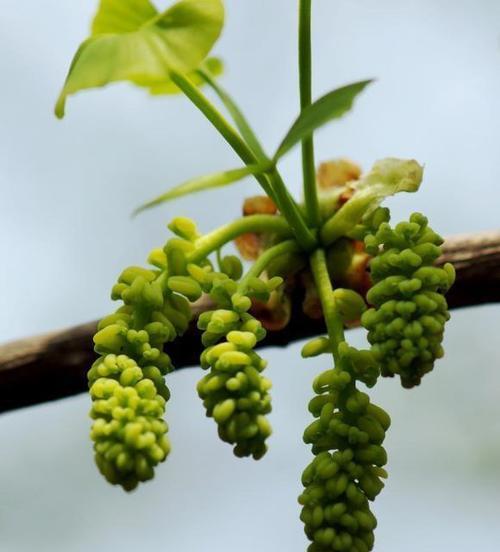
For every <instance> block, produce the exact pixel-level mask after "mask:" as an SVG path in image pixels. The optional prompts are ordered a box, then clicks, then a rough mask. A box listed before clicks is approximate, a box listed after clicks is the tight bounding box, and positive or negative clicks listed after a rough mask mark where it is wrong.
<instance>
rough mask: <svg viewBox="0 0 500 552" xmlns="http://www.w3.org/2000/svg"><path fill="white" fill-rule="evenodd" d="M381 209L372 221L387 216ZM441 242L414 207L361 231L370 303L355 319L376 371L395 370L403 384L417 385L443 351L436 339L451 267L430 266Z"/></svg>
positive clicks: (452, 274)
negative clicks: (403, 216)
mask: <svg viewBox="0 0 500 552" xmlns="http://www.w3.org/2000/svg"><path fill="white" fill-rule="evenodd" d="M384 212H385V213H386V211H385V210H380V211H379V212H378V213H375V215H374V217H372V224H373V221H374V220H375V222H376V219H377V218H379V221H378V222H380V221H381V220H382V219H383V218H385V219H387V215H386V214H385V213H384ZM381 217H382V218H381ZM442 243H443V240H442V238H441V237H440V236H438V235H437V234H436V233H435V232H434V231H433V230H432V229H431V228H429V226H428V223H427V219H426V218H425V217H424V216H423V215H421V214H419V213H414V214H413V215H411V217H410V220H409V222H402V223H399V224H397V225H396V226H395V227H394V228H392V227H391V226H390V225H389V223H388V222H387V221H383V222H380V224H379V225H378V228H377V229H376V231H375V230H372V232H370V233H368V234H367V235H366V237H365V245H366V249H367V251H368V253H369V254H371V255H372V256H373V257H374V258H373V260H372V261H371V263H370V270H371V276H372V279H373V284H374V285H373V287H372V288H371V289H370V291H369V292H368V294H367V300H368V302H369V303H370V304H371V305H373V308H371V309H369V310H368V311H366V312H365V313H364V314H363V316H362V318H361V322H362V324H363V326H364V327H365V328H366V329H367V330H368V340H369V342H370V343H371V344H372V351H373V352H374V354H375V355H376V357H377V359H379V360H380V362H381V367H382V374H383V375H384V376H394V375H399V376H400V377H401V382H402V384H403V386H404V387H413V386H415V385H418V384H419V383H420V381H421V379H422V377H423V376H424V375H425V374H426V373H427V372H429V371H431V370H432V368H433V365H434V361H435V359H437V358H440V357H441V356H442V355H443V348H442V346H441V342H442V339H443V332H444V325H445V322H446V321H447V320H448V319H449V313H448V306H447V303H446V299H445V297H444V293H445V292H446V291H447V290H448V289H449V288H450V286H451V285H452V284H453V281H454V278H455V272H454V269H453V266H452V265H451V264H445V265H444V266H443V267H442V268H440V267H436V266H434V262H435V261H436V259H437V258H438V257H439V256H440V254H441V247H440V246H441V244H442Z"/></svg>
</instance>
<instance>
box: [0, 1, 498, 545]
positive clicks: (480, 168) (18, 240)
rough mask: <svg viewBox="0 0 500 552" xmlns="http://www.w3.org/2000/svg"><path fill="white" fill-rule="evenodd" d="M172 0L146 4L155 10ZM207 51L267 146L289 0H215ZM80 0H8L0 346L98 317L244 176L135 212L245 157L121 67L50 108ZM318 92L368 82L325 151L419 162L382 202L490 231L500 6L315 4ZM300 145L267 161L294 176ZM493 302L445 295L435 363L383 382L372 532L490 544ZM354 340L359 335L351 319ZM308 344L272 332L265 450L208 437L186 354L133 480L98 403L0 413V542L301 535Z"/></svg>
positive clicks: (321, 136)
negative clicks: (102, 431)
mask: <svg viewBox="0 0 500 552" xmlns="http://www.w3.org/2000/svg"><path fill="white" fill-rule="evenodd" d="M168 4H169V3H168V2H165V1H162V2H161V3H160V2H158V6H159V7H160V8H163V7H165V6H167V5H168ZM226 5H227V28H226V30H225V31H224V35H223V37H222V39H221V40H220V42H219V43H218V45H217V46H216V49H215V52H216V53H217V54H220V55H221V56H222V57H223V58H224V60H225V62H226V65H227V72H226V75H225V76H224V78H223V83H224V85H226V86H227V88H228V89H229V90H230V91H231V92H232V93H233V94H234V96H235V97H236V98H237V99H238V101H239V102H240V103H241V105H242V107H243V109H244V111H245V112H246V113H247V114H248V116H249V118H250V120H251V121H252V122H253V124H254V125H255V127H256V129H257V130H258V133H259V135H260V136H261V137H262V139H263V142H264V143H265V145H266V146H267V147H268V148H269V149H270V150H271V149H272V148H273V147H274V146H275V145H276V144H277V143H278V142H279V140H280V139H281V137H282V136H283V134H284V132H285V131H286V129H287V127H288V126H289V124H290V122H291V121H292V119H293V118H294V117H295V115H296V113H297V105H298V92H297V84H296V83H297V69H296V26H297V14H296V2H292V1H290V0H252V1H250V0H227V1H226ZM95 8H96V1H95V0H77V1H73V2H61V1H60V0H45V1H44V2H36V1H34V0H27V1H25V2H18V1H15V0H2V2H1V11H0V52H1V54H0V75H1V86H0V191H1V194H0V252H1V258H2V261H1V270H0V290H1V293H0V306H1V309H0V341H7V340H10V339H14V338H18V337H23V336H27V335H29V334H35V333H38V332H43V331H48V330H52V329H56V328H59V327H64V326H67V325H71V324H76V323H80V322H84V321H88V320H92V319H95V318H97V317H99V316H101V315H103V314H105V313H107V312H108V311H109V310H110V309H111V308H113V307H112V303H111V301H110V300H109V299H108V290H109V289H110V287H111V285H112V283H113V282H114V280H115V278H116V276H117V275H118V273H119V272H120V271H121V269H122V268H123V267H125V266H127V265H129V264H137V263H142V262H143V260H144V259H145V258H146V256H147V253H148V251H149V250H150V249H151V248H152V247H154V246H157V245H159V244H161V243H162V242H163V241H164V240H165V238H166V236H167V232H166V228H165V224H166V222H167V221H168V220H169V219H170V218H171V217H173V216H174V215H187V216H192V217H194V218H196V219H197V220H198V221H199V223H200V226H201V227H202V228H203V229H210V228H213V227H214V226H216V225H219V224H221V223H223V222H225V221H227V220H229V219H231V218H233V217H235V216H237V214H238V213H239V210H240V206H241V202H242V199H243V197H244V196H245V195H252V194H254V193H256V192H257V190H258V188H257V186H256V185H255V184H254V183H253V182H252V181H250V180H248V181H246V182H245V183H241V184H239V185H237V186H235V187H233V188H227V189H224V190H221V191H215V192H212V193H211V194H204V195H199V196H196V197H190V198H187V199H183V200H180V201H178V202H177V203H175V204H172V205H168V206H165V207H162V208H160V209H157V210H155V211H152V212H149V213H146V214H144V215H143V216H141V217H139V218H137V219H136V220H131V219H130V217H129V214H130V212H131V211H132V210H133V208H134V207H136V206H137V205H138V204H140V203H141V202H143V201H144V200H146V199H149V198H150V197H152V196H154V195H156V194H158V193H159V192H162V191H163V190H165V189H166V188H168V187H169V186H171V185H173V184H176V183H178V182H180V181H182V180H184V179H186V178H189V177H192V176H195V175H198V174H203V173H208V172H212V171H216V170H221V169H229V168H234V167H236V166H238V165H239V163H238V161H237V159H236V158H235V156H234V154H233V153H232V152H231V151H230V149H229V148H228V147H227V146H226V145H225V144H224V143H223V141H222V139H221V138H219V137H218V136H217V134H215V132H214V131H213V130H212V128H211V127H210V125H209V124H208V123H207V122H205V120H204V119H203V118H202V117H201V116H200V115H199V113H198V112H197V111H196V110H195V109H194V108H193V107H192V106H191V105H190V104H189V102H188V101H187V100H185V99H183V98H180V97H179V98H154V99H153V98H150V97H148V96H147V94H146V93H145V92H143V91H141V90H138V89H134V88H133V87H132V86H129V85H127V84H119V85H114V86H111V87H109V88H108V89H106V90H99V91H96V92H94V91H92V92H87V93H82V94H80V95H78V96H75V97H71V98H70V99H69V101H68V105H67V116H66V119H65V120H63V121H62V122H60V121H57V120H56V119H55V118H54V116H53V114H52V109H53V104H54V101H55V99H56V96H57V94H58V92H59V89H60V86H61V85H62V82H63V79H64V76H65V74H66V71H67V68H68V64H69V62H70V59H71V57H72V55H73V53H74V51H75V49H76V47H77V46H78V44H79V43H80V41H81V40H82V39H84V38H85V36H86V32H87V29H88V25H89V22H90V18H91V15H92V14H93V12H94V10H95ZM314 55H315V57H314V71H315V76H314V85H315V95H316V96H317V95H320V94H322V93H324V92H326V91H328V90H329V89H331V88H334V87H336V86H339V85H342V84H345V83H348V82H352V81H355V80H361V79H364V78H366V77H376V78H377V79H378V82H377V83H376V84H375V85H373V86H372V87H370V88H369V89H368V90H367V91H366V92H365V93H364V94H363V96H362V97H361V98H360V99H359V101H358V102H357V104H356V107H355V109H354V112H353V113H352V114H350V115H349V116H347V117H346V118H345V119H343V120H342V121H341V122H337V123H334V124H332V125H330V126H329V127H328V128H326V129H324V130H321V131H320V132H319V133H318V135H317V158H318V159H319V160H326V159H328V158H331V157H336V156H349V157H351V158H353V159H355V160H357V161H359V162H360V163H362V165H363V166H364V167H365V168H368V167H369V166H370V165H371V164H372V163H373V162H374V161H375V160H377V159H379V158H382V157H386V156H397V157H414V158H416V159H417V160H419V161H420V162H423V163H425V166H426V174H425V180H424V184H423V186H422V189H421V192H419V193H418V195H416V196H414V197H413V196H408V195H406V196H401V197H399V198H396V199H393V200H391V202H390V205H391V207H392V208H393V219H394V220H398V219H400V218H402V217H406V216H408V214H409V213H410V212H411V211H412V210H422V211H424V212H425V213H426V214H427V215H428V216H429V218H430V220H431V224H432V225H433V226H434V227H435V229H436V230H438V231H439V232H441V233H443V234H444V235H449V234H454V233H461V232H473V231H479V230H485V229H493V228H498V227H499V222H500V220H499V219H500V217H499V211H500V178H499V161H500V155H499V154H500V2H498V0H413V1H411V0H407V1H405V2H401V1H400V0H378V1H376V2H375V1H373V0H316V1H315V2H314ZM298 162H299V157H298V152H297V151H296V152H295V155H291V156H289V157H287V158H286V160H285V161H284V162H283V165H282V171H283V174H284V176H285V177H286V179H287V181H288V182H289V184H290V186H291V187H292V188H293V190H294V191H295V192H297V193H298V192H299V185H300V178H299V163H298ZM499 319H500V308H499V307H498V306H486V307H480V308H474V309H468V310H463V311H460V312H455V313H454V314H453V318H452V320H451V322H450V323H449V326H448V329H447V334H446V340H445V346H446V350H447V355H446V358H445V359H444V360H442V361H440V362H438V364H437V366H436V370H435V371H434V373H432V374H431V375H429V376H427V377H426V378H425V380H424V384H423V385H422V386H421V388H418V389H416V390H414V391H412V392H408V391H404V390H402V389H401V388H400V387H399V385H398V383H397V382H396V381H382V382H381V383H380V385H379V386H378V388H377V389H376V390H375V391H374V395H375V402H378V403H379V404H381V405H382V406H383V407H384V408H386V409H387V410H388V411H389V412H390V413H391V415H392V417H393V427H392V428H391V430H390V431H389V433H388V437H387V441H386V445H387V449H388V452H389V466H388V467H389V473H390V478H389V480H388V484H387V487H386V489H385V491H384V492H383V493H382V494H381V495H380V497H379V498H378V500H377V502H376V504H375V510H376V513H377V515H378V518H379V528H378V529H377V541H376V546H375V551H378V552H402V551H404V552H417V551H418V552H427V551H429V552H430V551H443V550H446V551H453V552H466V551H467V552H468V551H470V550H481V551H482V552H497V551H498V550H499V549H500V544H499V542H500V524H499V523H498V519H499V515H500V401H499V398H500V374H499V359H500V353H499V350H498V327H499V326H498V321H499ZM349 337H350V338H351V339H352V340H353V342H355V343H357V344H361V343H362V342H363V338H362V334H361V333H360V332H357V331H356V332H351V333H350V334H349ZM299 351H300V344H296V345H293V346H291V347H290V348H288V349H287V350H278V349H275V350H268V351H267V353H266V356H267V358H268V359H269V369H268V373H269V376H270V377H271V378H272V379H273V381H274V395H273V396H274V410H273V413H272V415H271V421H272V424H273V426H274V430H275V433H274V436H273V437H272V439H271V441H270V447H271V448H270V451H269V453H268V455H267V456H266V457H265V458H264V459H263V460H262V461H260V462H258V463H255V462H253V461H251V460H243V461H242V460H238V459H236V458H234V457H233V456H232V454H231V450H230V448H229V447H228V446H227V445H225V444H222V443H221V442H219V441H218V439H217V438H216V429H215V424H214V423H213V421H212V420H207V419H205V417H204V412H203V408H202V405H201V402H200V401H199V399H198V398H197V396H196V392H195V390H194V387H195V383H196V381H197V379H198V378H199V377H200V372H199V370H196V369H192V370H182V371H181V372H179V373H177V374H173V375H172V376H171V377H169V385H170V387H171V390H172V400H171V402H170V403H169V405H168V409H167V415H168V421H169V424H170V427H171V432H170V436H171V440H172V444H173V451H172V453H171V455H170V457H169V459H168V461H167V462H166V463H165V464H163V465H162V466H160V468H159V469H158V471H157V476H156V479H155V480H154V482H152V483H149V484H147V485H144V486H143V487H141V488H140V489H139V490H138V491H137V492H135V493H133V494H131V495H125V494H124V493H123V492H122V491H121V489H118V488H113V487H111V486H109V485H107V484H106V483H105V481H104V480H103V479H102V478H101V476H100V475H99V474H98V472H97V470H96V468H95V467H94V465H93V460H92V453H91V445H90V441H89V439H88V431H89V420H88V418H87V412H88V409H89V400H88V398H87V397H86V396H79V397H75V398H70V399H67V400H63V401H60V402H57V403H52V404H48V405H42V406H38V407H34V408H29V409H25V410H22V411H18V412H13V413H9V414H4V415H2V416H0V443H2V447H1V449H2V450H1V453H0V552H32V551H37V552H45V551H47V552H49V551H50V552H63V551H64V552H88V551H91V550H92V551H95V552H104V551H108V550H115V549H119V550H121V551H122V552H128V551H132V550H142V549H151V550H152V549H154V550H162V551H167V552H212V551H217V552H232V551H235V550H238V551H239V552H252V551H255V550H259V551H260V552H281V551H286V552H303V551H304V550H305V548H306V541H305V538H304V536H303V532H302V524H301V522H300V521H299V519H298V514H299V507H298V505H297V503H296V496H297V495H298V493H299V492H300V483H299V476H300V473H301V471H302V469H303V468H304V467H305V465H306V464H307V463H308V462H309V460H310V453H309V451H308V449H307V447H305V446H304V445H303V444H302V442H301V436H302V431H303V428H304V427H305V425H306V424H307V423H308V422H309V415H308V413H307V408H306V406H307V401H308V399H309V398H310V397H311V395H312V391H311V388H310V382H311V381H312V378H313V377H314V375H315V374H316V373H318V372H319V371H320V370H323V369H326V368H327V367H328V366H327V365H325V362H326V363H328V361H327V360H326V358H325V359H319V360H317V361H314V360H312V361H308V362H305V361H301V360H300V359H299Z"/></svg>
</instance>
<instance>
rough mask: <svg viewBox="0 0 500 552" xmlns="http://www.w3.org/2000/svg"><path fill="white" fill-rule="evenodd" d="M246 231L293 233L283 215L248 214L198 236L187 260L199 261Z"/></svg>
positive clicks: (282, 235)
mask: <svg viewBox="0 0 500 552" xmlns="http://www.w3.org/2000/svg"><path fill="white" fill-rule="evenodd" d="M247 232H259V233H266V234H267V233H269V234H275V235H277V236H279V237H282V238H290V237H291V236H292V234H293V232H292V230H291V228H290V225H289V224H288V222H287V221H286V219H285V218H284V217H280V216H277V215H250V216H248V217H243V218H240V219H238V220H235V221H234V222H231V223H229V224H226V225H224V226H221V227H220V228H217V230H214V231H213V232H210V233H209V234H205V235H204V236H202V237H201V238H199V239H198V240H197V241H196V251H194V253H192V254H191V255H190V256H189V258H188V261H189V262H191V263H196V262H199V261H201V260H202V259H204V258H206V257H207V256H208V255H210V253H212V252H213V251H215V250H216V249H219V248H220V247H222V246H223V245H225V244H226V243H228V242H230V241H231V240H234V238H236V237H238V236H241V235H242V234H246V233H247Z"/></svg>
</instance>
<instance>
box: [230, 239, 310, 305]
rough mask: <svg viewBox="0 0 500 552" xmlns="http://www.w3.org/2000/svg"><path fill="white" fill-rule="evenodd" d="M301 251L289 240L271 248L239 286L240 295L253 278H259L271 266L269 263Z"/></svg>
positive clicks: (293, 241)
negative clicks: (282, 256) (281, 256)
mask: <svg viewBox="0 0 500 552" xmlns="http://www.w3.org/2000/svg"><path fill="white" fill-rule="evenodd" d="M298 251H300V248H299V246H298V244H297V242H296V241H295V240H287V241H284V242H281V243H278V244H277V245H274V246H273V247H270V248H269V249H267V250H266V251H264V253H262V255H261V256H260V257H259V258H258V259H257V260H256V261H255V263H254V264H253V265H252V267H251V268H250V270H249V271H248V272H247V273H246V274H245V276H244V277H243V278H242V280H241V281H240V283H239V285H238V293H241V294H242V295H244V294H245V292H246V287H247V284H248V282H249V280H250V279H251V278H258V277H259V276H260V275H261V274H262V273H263V272H264V270H265V269H266V267H267V266H268V265H269V263H270V262H271V261H272V260H273V259H275V258H276V257H279V256H280V255H285V254H287V253H296V252H298Z"/></svg>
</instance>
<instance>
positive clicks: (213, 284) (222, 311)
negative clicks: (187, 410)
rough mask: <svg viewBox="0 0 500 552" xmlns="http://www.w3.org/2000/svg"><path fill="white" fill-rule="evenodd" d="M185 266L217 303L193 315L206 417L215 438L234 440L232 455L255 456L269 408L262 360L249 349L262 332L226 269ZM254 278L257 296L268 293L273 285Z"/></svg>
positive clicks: (261, 449) (266, 432) (265, 433)
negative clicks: (199, 334)
mask: <svg viewBox="0 0 500 552" xmlns="http://www.w3.org/2000/svg"><path fill="white" fill-rule="evenodd" d="M233 262H234V261H233ZM188 271H189V273H190V274H191V276H192V277H194V278H195V279H197V281H198V282H199V283H200V285H201V286H202V287H203V288H204V291H205V292H206V293H209V294H210V296H211V297H212V299H213V300H214V301H215V303H216V304H217V305H218V306H219V307H220V308H218V309H216V310H212V311H208V312H204V313H203V314H201V315H200V317H199V319H198V328H199V329H201V330H203V334H202V342H203V344H204V345H205V347H206V349H205V350H204V351H203V353H202V355H201V367H202V368H203V369H205V370H208V373H207V374H206V375H205V376H204V377H203V378H202V379H201V380H200V381H199V383H198V385H197V391H198V395H199V396H200V398H201V399H202V401H203V405H204V406H205V409H206V413H207V416H210V417H213V419H214V420H215V422H216V423H217V425H218V433H219V436H220V438H221V439H222V440H223V441H225V442H227V443H230V444H231V445H233V447H234V448H233V452H234V454H235V455H236V456H238V457H244V456H252V457H253V458H254V459H256V460H257V459H259V458H261V457H262V456H263V455H264V454H265V452H266V450H267V445H266V439H267V438H268V437H269V436H270V435H271V426H270V424H269V422H268V420H267V418H266V415H267V414H269V412H270V411H271V397H270V395H269V389H270V388H271V382H270V380H269V379H267V378H265V377H264V376H263V375H262V371H263V370H264V368H265V367H266V362H265V361H264V360H263V359H262V358H261V357H260V356H259V355H258V354H257V353H256V352H255V351H254V347H255V345H256V344H257V342H259V341H261V340H262V339H263V338H264V337H265V335H266V332H265V330H264V328H263V327H262V324H261V323H260V322H259V321H258V320H256V319H255V318H254V317H253V316H252V315H250V314H249V313H248V312H247V310H248V309H249V308H250V305H251V301H250V298H249V297H248V295H243V294H240V293H238V292H237V289H238V285H237V284H236V282H235V281H234V280H232V279H231V278H230V277H229V276H228V275H227V274H223V273H217V272H211V271H204V272H203V273H202V272H200V270H199V267H198V268H196V267H194V266H193V265H190V266H189V267H188ZM238 272H239V271H238ZM233 273H234V272H233ZM255 280H256V279H253V280H252V282H251V284H252V286H251V287H252V289H254V288H258V289H257V290H255V291H254V293H255V294H259V296H262V295H263V294H264V295H265V294H266V293H267V294H269V293H270V290H272V289H274V288H273V286H274V285H275V284H276V282H264V281H261V280H259V283H257V281H255Z"/></svg>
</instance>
